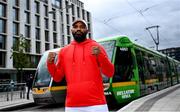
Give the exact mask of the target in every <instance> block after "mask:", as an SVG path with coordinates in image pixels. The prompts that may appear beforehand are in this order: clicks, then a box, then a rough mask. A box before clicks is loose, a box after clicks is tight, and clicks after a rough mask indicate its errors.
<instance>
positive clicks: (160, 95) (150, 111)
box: [117, 84, 180, 112]
mask: <svg viewBox="0 0 180 112" xmlns="http://www.w3.org/2000/svg"><path fill="white" fill-rule="evenodd" d="M117 112H180V84H178V85H175V86H172V87H169V88H166V89H164V90H161V91H158V92H155V93H153V94H150V95H147V96H145V97H142V98H139V99H137V100H134V101H132V102H131V103H129V104H128V105H126V106H125V107H123V108H121V109H120V110H118V111H117Z"/></svg>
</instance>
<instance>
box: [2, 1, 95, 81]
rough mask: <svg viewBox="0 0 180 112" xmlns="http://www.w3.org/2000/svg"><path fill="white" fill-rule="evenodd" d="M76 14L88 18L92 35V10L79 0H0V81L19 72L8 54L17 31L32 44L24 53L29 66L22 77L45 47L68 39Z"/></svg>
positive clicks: (48, 47)
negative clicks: (86, 8) (27, 56)
mask: <svg viewBox="0 0 180 112" xmlns="http://www.w3.org/2000/svg"><path fill="white" fill-rule="evenodd" d="M52 12H54V13H52ZM78 18H81V19H84V20H85V21H87V22H88V27H89V30H90V33H89V34H88V35H89V37H91V35H92V26H91V23H92V22H91V14H90V12H88V11H86V10H85V9H84V3H82V2H81V1H79V0H1V1H0V81H1V80H5V79H7V80H10V79H13V80H14V81H17V82H19V77H21V76H18V75H16V69H15V68H14V67H13V59H10V57H11V54H12V53H11V48H12V46H13V44H14V43H15V42H16V41H17V39H18V38H19V37H20V35H21V36H22V35H23V37H24V38H25V39H26V41H27V42H28V43H30V45H31V46H30V49H27V50H26V53H27V54H28V55H29V60H30V61H31V65H32V66H31V67H29V68H24V75H23V79H25V78H26V76H27V75H29V74H34V73H35V70H36V67H37V64H38V62H39V60H40V57H41V55H42V53H43V52H44V51H46V50H49V49H53V48H57V47H62V46H64V45H67V44H68V43H70V41H71V40H72V34H71V32H70V27H71V24H72V22H73V21H74V20H75V19H78Z"/></svg>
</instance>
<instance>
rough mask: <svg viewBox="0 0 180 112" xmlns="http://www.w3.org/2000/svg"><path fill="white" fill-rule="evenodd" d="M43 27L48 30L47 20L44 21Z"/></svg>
mask: <svg viewBox="0 0 180 112" xmlns="http://www.w3.org/2000/svg"><path fill="white" fill-rule="evenodd" d="M44 25H45V26H44V27H45V29H48V28H49V25H48V19H46V18H45V19H44Z"/></svg>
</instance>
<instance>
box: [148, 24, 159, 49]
mask: <svg viewBox="0 0 180 112" xmlns="http://www.w3.org/2000/svg"><path fill="white" fill-rule="evenodd" d="M159 27H160V26H159V25H156V26H150V27H147V28H146V30H147V31H148V32H149V34H150V36H151V37H152V39H153V41H154V43H155V44H156V50H157V51H158V45H159V30H158V28H159ZM152 28H156V30H157V38H156V39H155V38H154V37H153V35H152V33H151V31H150V30H149V29H152Z"/></svg>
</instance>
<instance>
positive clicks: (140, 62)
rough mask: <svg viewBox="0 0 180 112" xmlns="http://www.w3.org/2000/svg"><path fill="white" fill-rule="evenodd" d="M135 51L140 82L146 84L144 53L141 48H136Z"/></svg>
mask: <svg viewBox="0 0 180 112" xmlns="http://www.w3.org/2000/svg"><path fill="white" fill-rule="evenodd" d="M135 52H136V58H137V64H138V71H139V77H140V82H141V83H142V84H144V83H145V79H144V67H143V60H142V53H141V51H139V50H135Z"/></svg>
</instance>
